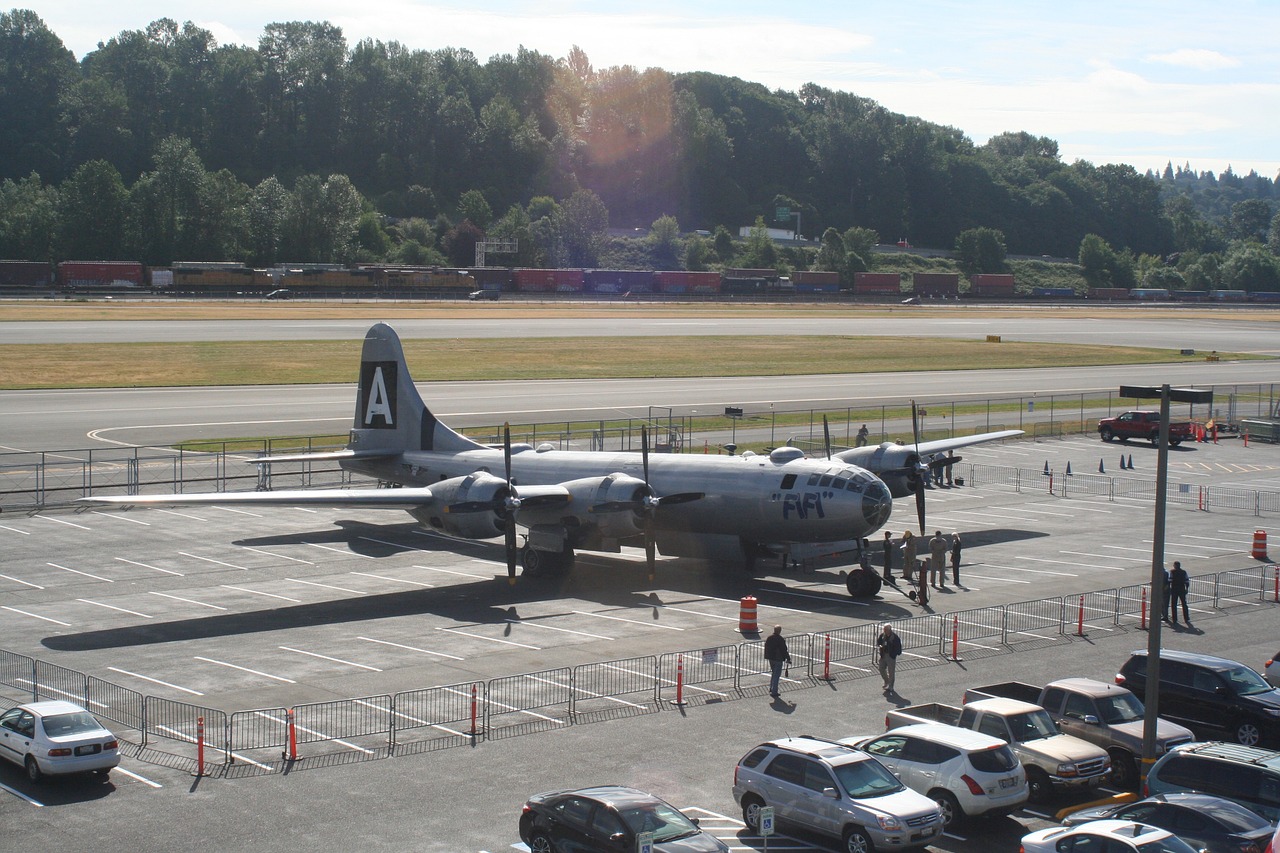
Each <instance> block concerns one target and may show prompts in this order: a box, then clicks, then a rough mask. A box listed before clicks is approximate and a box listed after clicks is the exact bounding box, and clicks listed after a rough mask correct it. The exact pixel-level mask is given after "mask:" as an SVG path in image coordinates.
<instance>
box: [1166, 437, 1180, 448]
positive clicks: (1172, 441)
mask: <svg viewBox="0 0 1280 853" xmlns="http://www.w3.org/2000/svg"><path fill="white" fill-rule="evenodd" d="M1179 444H1182V439H1180V438H1171V439H1169V446H1170V447H1177V446H1178V445H1179Z"/></svg>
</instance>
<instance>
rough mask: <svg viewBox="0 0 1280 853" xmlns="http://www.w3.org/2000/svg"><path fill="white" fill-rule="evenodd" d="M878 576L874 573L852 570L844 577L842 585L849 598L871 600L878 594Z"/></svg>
mask: <svg viewBox="0 0 1280 853" xmlns="http://www.w3.org/2000/svg"><path fill="white" fill-rule="evenodd" d="M880 584H881V580H880V576H879V575H878V574H876V573H875V572H867V571H863V570H862V569H854V570H853V571H851V572H849V574H848V575H846V576H845V581H844V585H845V588H846V589H848V590H849V596H850V597H851V598H872V597H874V596H876V595H877V594H879V592H880Z"/></svg>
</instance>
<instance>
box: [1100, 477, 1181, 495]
mask: <svg viewBox="0 0 1280 853" xmlns="http://www.w3.org/2000/svg"><path fill="white" fill-rule="evenodd" d="M1111 490H1112V495H1113V496H1114V497H1116V498H1136V499H1141V500H1148V501H1154V500H1155V499H1156V481H1155V480H1136V479H1132V478H1129V477H1113V478H1111ZM1172 493H1173V492H1172V490H1171V491H1170V492H1169V493H1168V494H1170V495H1172Z"/></svg>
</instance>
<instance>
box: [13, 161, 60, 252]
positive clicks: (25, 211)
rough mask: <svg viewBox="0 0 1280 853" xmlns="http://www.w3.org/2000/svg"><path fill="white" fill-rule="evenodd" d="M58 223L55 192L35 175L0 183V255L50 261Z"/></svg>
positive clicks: (56, 195) (56, 194)
mask: <svg viewBox="0 0 1280 853" xmlns="http://www.w3.org/2000/svg"><path fill="white" fill-rule="evenodd" d="M57 223H58V191H57V190H56V189H54V188H53V187H47V186H45V185H44V183H43V182H42V181H41V180H40V176H39V175H37V174H36V173H35V172H32V173H31V174H30V175H28V176H27V177H25V178H23V179H22V180H20V181H16V182H15V181H11V180H9V179H8V178H5V180H4V182H3V183H0V256H3V257H6V258H26V259H27V260H32V261H50V260H53V259H54V254H53V245H54V238H55V233H56V232H57V227H58V224H57Z"/></svg>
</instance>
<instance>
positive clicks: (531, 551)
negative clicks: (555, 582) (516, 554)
mask: <svg viewBox="0 0 1280 853" xmlns="http://www.w3.org/2000/svg"><path fill="white" fill-rule="evenodd" d="M575 556H576V555H575V554H574V553H573V549H572V548H566V549H564V550H563V551H561V552H560V553H559V554H557V553H555V552H554V551H539V550H537V549H535V548H531V547H529V546H528V545H526V546H524V547H523V548H521V549H520V568H521V574H523V575H526V576H528V577H531V578H536V577H543V576H547V575H558V574H563V573H564V572H567V571H568V570H569V569H570V568H572V567H573V562H574V559H575Z"/></svg>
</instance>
